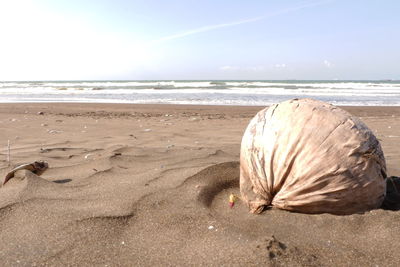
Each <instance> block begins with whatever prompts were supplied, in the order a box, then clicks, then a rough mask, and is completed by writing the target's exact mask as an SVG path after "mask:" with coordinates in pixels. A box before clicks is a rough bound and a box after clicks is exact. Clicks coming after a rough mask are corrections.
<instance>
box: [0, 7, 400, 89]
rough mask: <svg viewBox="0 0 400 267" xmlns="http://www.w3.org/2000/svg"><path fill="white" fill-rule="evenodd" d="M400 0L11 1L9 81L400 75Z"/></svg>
mask: <svg viewBox="0 0 400 267" xmlns="http://www.w3.org/2000/svg"><path fill="white" fill-rule="evenodd" d="M398 14H400V1H398V0H322V1H318V0H305V1H298V0H180V1H178V0H168V1H166V0H57V1H55V0H1V1H0V36H1V39H0V81H21V80H210V79H212V80H218V79H220V80H253V79H255V80H271V79H277V80H286V79H300V80H304V79H306V80H331V79H339V80H374V79H397V80H398V79H400V49H399V47H400V16H399V15H398Z"/></svg>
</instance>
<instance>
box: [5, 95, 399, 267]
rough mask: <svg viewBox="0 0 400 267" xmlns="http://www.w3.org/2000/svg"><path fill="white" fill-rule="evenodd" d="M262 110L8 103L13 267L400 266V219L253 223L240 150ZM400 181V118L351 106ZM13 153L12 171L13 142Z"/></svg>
mask: <svg viewBox="0 0 400 267" xmlns="http://www.w3.org/2000/svg"><path fill="white" fill-rule="evenodd" d="M261 108H262V107H230V106H185V105H182V106H180V105H124V104H44V103H43V104H0V125H1V129H2V131H1V133H0V136H1V139H0V140H2V141H1V142H0V147H1V149H0V152H1V157H0V164H1V177H4V176H5V174H6V173H7V171H9V170H10V169H11V167H12V166H14V165H17V164H21V163H28V162H31V161H35V160H46V161H47V162H48V163H49V166H50V168H49V169H48V170H47V171H46V172H45V173H44V174H43V175H42V176H41V177H38V176H36V175H33V174H30V173H27V174H26V176H25V178H24V179H18V178H13V179H11V180H10V181H9V182H8V183H7V184H6V185H5V186H4V187H1V188H0V223H1V228H0V239H1V242H0V259H1V265H2V266H35V265H36V266H42V265H49V266H60V265H75V266H148V265H156V266H161V265H162V266H165V265H180V266H187V265H209V266H221V265H233V266H238V265H240V266H251V265H256V264H264V265H265V264H266V265H270V266H398V265H399V264H400V257H399V252H400V234H399V233H400V224H399V223H398V221H399V220H400V212H394V211H386V210H380V209H379V210H373V211H370V212H366V213H364V214H354V215H350V216H334V215H330V214H320V215H306V214H299V213H291V212H286V211H282V210H276V209H271V210H267V211H265V212H264V213H262V214H261V215H253V214H250V213H248V211H247V208H246V207H245V206H244V205H242V204H241V203H240V202H237V203H236V205H235V206H234V207H233V208H232V209H231V208H229V205H228V196H229V194H230V193H235V194H239V187H238V186H239V182H238V181H239V163H238V161H239V151H240V141H241V137H242V134H243V132H244V130H245V127H246V126H247V124H248V122H249V120H250V119H251V118H252V117H253V116H254V115H255V113H256V112H257V111H258V110H260V109H261ZM345 109H346V110H348V111H349V112H350V113H352V114H353V115H356V116H359V117H361V119H362V120H363V121H364V122H365V123H366V124H367V125H368V126H369V127H370V128H371V129H372V130H373V131H374V132H375V134H376V135H377V137H378V139H379V140H380V141H381V145H382V147H383V150H384V153H385V157H386V161H387V166H388V173H389V175H396V176H400V107H345ZM8 140H9V141H10V144H11V166H8V162H7V141H8Z"/></svg>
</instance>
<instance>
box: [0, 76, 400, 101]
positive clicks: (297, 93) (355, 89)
mask: <svg viewBox="0 0 400 267" xmlns="http://www.w3.org/2000/svg"><path fill="white" fill-rule="evenodd" d="M292 98H314V99H319V100H322V101H326V102H329V103H332V104H335V105H355V106H360V105H362V106H364V105H367V106H400V81H300V80H288V81H275V80H272V81H266V80H260V81H253V80H252V81H238V80H232V81H229V80H226V81H221V80H218V81H212V80H209V81H206V80H202V81H189V80H187V81H182V80H179V81H171V80H169V81H167V80H165V81H24V82H4V81H3V82H0V103H14V102H83V103H140V104H195V105H249V106H265V105H270V104H273V103H278V102H281V101H284V100H288V99H292Z"/></svg>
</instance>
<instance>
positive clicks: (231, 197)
mask: <svg viewBox="0 0 400 267" xmlns="http://www.w3.org/2000/svg"><path fill="white" fill-rule="evenodd" d="M235 201H236V196H235V195H234V194H230V195H229V206H230V207H231V208H233V206H234V205H235Z"/></svg>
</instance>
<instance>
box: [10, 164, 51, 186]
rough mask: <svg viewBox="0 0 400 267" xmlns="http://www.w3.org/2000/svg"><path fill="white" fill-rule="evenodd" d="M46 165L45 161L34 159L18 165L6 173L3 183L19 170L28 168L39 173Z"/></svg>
mask: <svg viewBox="0 0 400 267" xmlns="http://www.w3.org/2000/svg"><path fill="white" fill-rule="evenodd" d="M48 167H49V164H48V163H47V162H45V161H35V162H32V163H28V164H22V165H19V166H17V167H15V168H14V169H12V170H11V171H10V172H9V173H7V175H6V177H5V179H4V182H3V185H5V184H6V183H7V182H8V181H9V180H10V179H11V178H13V177H14V175H15V173H16V172H17V171H19V170H28V171H31V172H33V173H34V174H36V175H41V174H43V173H44V172H45V171H46V170H47V169H48Z"/></svg>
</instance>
